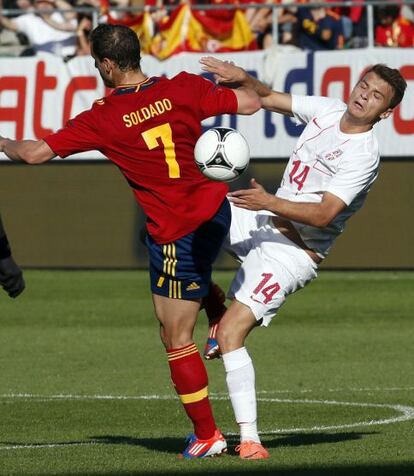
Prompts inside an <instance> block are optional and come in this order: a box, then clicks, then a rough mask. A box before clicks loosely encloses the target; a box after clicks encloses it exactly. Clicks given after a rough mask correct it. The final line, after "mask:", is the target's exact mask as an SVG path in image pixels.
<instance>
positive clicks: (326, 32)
mask: <svg viewBox="0 0 414 476" xmlns="http://www.w3.org/2000/svg"><path fill="white" fill-rule="evenodd" d="M298 24H299V46H300V47H301V48H303V49H307V50H335V49H341V48H343V45H344V37H343V29H342V22H341V19H340V17H339V15H337V14H336V13H334V12H332V11H330V10H329V9H327V8H324V7H320V8H299V11H298Z"/></svg>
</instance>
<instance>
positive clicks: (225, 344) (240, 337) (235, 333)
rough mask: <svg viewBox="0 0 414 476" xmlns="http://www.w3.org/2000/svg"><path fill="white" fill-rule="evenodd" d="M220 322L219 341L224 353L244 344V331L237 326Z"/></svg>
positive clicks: (217, 336)
mask: <svg viewBox="0 0 414 476" xmlns="http://www.w3.org/2000/svg"><path fill="white" fill-rule="evenodd" d="M223 324H224V325H222V324H220V325H219V327H218V329H217V335H216V338H217V342H218V344H219V346H220V349H221V351H222V352H223V353H227V352H231V351H232V350H235V349H238V348H239V347H242V346H243V345H244V333H242V332H240V330H239V329H238V328H237V327H235V326H230V325H226V324H225V323H223Z"/></svg>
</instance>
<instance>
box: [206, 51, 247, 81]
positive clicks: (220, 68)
mask: <svg viewBox="0 0 414 476" xmlns="http://www.w3.org/2000/svg"><path fill="white" fill-rule="evenodd" d="M200 63H201V65H202V66H201V69H202V70H203V71H207V72H209V73H213V75H214V80H215V82H216V83H224V84H240V85H243V82H244V81H245V80H246V79H247V78H248V74H247V73H246V71H245V70H244V69H243V68H240V67H239V66H236V65H235V64H233V63H231V62H228V61H221V60H219V59H217V58H213V57H212V56H203V57H202V58H201V59H200Z"/></svg>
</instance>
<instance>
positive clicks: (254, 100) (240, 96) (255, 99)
mask: <svg viewBox="0 0 414 476" xmlns="http://www.w3.org/2000/svg"><path fill="white" fill-rule="evenodd" d="M234 93H235V94H236V97H237V103H238V106H237V114H246V115H250V114H254V113H255V112H257V111H258V110H259V109H260V108H261V107H262V104H261V101H260V98H259V96H258V95H257V94H256V92H255V91H253V89H249V88H245V87H240V88H238V89H235V90H234Z"/></svg>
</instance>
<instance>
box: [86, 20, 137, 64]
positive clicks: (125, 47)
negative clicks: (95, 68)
mask: <svg viewBox="0 0 414 476" xmlns="http://www.w3.org/2000/svg"><path fill="white" fill-rule="evenodd" d="M89 40H90V43H91V49H92V51H93V54H94V55H95V56H96V57H97V58H98V59H99V61H102V60H103V59H104V58H108V59H110V60H112V61H114V62H115V63H116V65H117V66H118V67H119V69H120V70H121V71H128V70H137V69H140V62H141V47H140V44H139V40H138V37H137V35H136V33H135V32H134V31H133V30H131V28H128V27H127V26H123V25H109V24H102V25H98V26H97V27H96V28H95V29H94V30H92V32H91V34H90V37H89Z"/></svg>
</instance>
